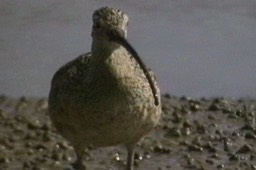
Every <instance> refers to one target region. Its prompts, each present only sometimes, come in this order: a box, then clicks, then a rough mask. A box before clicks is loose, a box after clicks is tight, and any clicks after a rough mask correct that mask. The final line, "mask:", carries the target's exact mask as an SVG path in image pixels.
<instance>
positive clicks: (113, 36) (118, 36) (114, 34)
mask: <svg viewBox="0 0 256 170" xmlns="http://www.w3.org/2000/svg"><path fill="white" fill-rule="evenodd" d="M107 34H108V37H109V40H110V41H114V42H116V43H118V44H120V45H122V46H123V47H124V48H126V50H127V51H129V52H130V53H131V55H132V57H133V58H134V59H135V60H136V61H137V62H138V64H139V66H140V68H141V69H142V70H143V73H144V74H145V76H146V78H147V80H148V83H149V85H150V88H151V90H152V94H153V96H154V100H155V105H156V106H157V105H159V97H158V94H157V88H156V86H155V83H154V81H153V80H152V77H151V75H150V74H149V72H148V70H147V68H146V66H145V64H144V63H143V61H142V60H141V58H140V57H139V55H138V53H137V52H136V51H135V50H134V48H133V47H132V46H131V45H130V43H129V42H128V41H127V40H126V38H125V33H124V31H122V30H114V31H113V30H112V31H109V32H108V33H107Z"/></svg>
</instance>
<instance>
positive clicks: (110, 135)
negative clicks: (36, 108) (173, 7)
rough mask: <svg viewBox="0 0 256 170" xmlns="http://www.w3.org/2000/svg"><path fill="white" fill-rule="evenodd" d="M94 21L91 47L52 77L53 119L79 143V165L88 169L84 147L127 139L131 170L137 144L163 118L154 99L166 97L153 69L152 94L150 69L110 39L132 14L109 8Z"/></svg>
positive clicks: (59, 127)
mask: <svg viewBox="0 0 256 170" xmlns="http://www.w3.org/2000/svg"><path fill="white" fill-rule="evenodd" d="M93 23H94V26H93V43H92V51H91V52H90V53H86V54H84V55H81V56H79V57H78V58H76V59H74V60H72V61H70V62H69V63H67V64H66V65H64V66H63V67H61V68H60V69H59V70H58V71H57V72H56V73H55V75H54V77H53V79H52V84H51V91H50V94H49V113H50V118H51V120H52V123H53V125H54V126H55V127H56V129H57V130H58V131H59V132H60V133H61V134H62V135H63V136H64V137H65V138H67V139H68V140H69V141H70V142H71V143H72V145H73V146H74V148H75V151H76V154H77V156H78V158H77V161H76V165H78V167H79V169H84V168H81V164H82V163H81V162H82V151H83V150H84V149H85V148H86V147H87V146H88V145H93V146H112V145H118V144H124V145H125V146H127V151H128V156H127V158H128V159H127V162H128V163H127V170H132V164H133V163H132V162H133V150H134V146H135V144H136V143H137V142H138V141H139V140H140V139H141V138H142V137H143V136H144V135H145V134H146V133H148V132H149V131H150V130H151V129H152V128H153V127H154V126H155V125H156V124H157V123H158V120H159V118H160V115H161V103H159V104H158V105H156V104H155V101H156V100H155V97H156V96H158V100H157V101H159V102H160V101H161V100H160V98H159V97H160V91H159V88H158V86H157V83H156V81H155V78H154V76H153V73H150V75H151V76H152V77H151V79H153V80H154V85H155V87H156V91H157V94H155V95H153V94H154V93H152V87H151V86H152V83H151V86H150V84H149V81H148V77H146V76H145V74H144V73H145V69H144V70H143V69H142V68H141V65H140V64H139V63H138V62H137V60H136V58H135V57H134V56H132V53H131V52H129V48H126V47H125V46H123V45H122V44H119V43H117V42H114V41H110V39H109V38H108V34H106V33H107V32H108V31H109V30H111V31H113V30H114V31H115V30H116V31H120V30H122V31H123V32H124V33H125V34H122V36H125V37H126V31H127V30H126V27H127V23H128V16H127V15H125V14H124V13H123V12H121V11H120V10H118V9H116V8H108V7H105V8H101V9H99V10H97V11H96V12H95V13H94V14H93ZM97 24H100V27H99V26H98V25H97ZM114 35H115V34H114ZM121 38H123V37H121ZM137 58H138V56H137ZM151 82H152V81H151Z"/></svg>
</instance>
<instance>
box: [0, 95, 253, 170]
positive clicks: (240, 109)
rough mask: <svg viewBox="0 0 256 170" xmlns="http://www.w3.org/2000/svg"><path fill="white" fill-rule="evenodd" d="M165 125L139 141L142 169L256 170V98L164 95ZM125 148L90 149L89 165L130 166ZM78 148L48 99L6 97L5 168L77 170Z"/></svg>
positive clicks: (2, 104)
mask: <svg viewBox="0 0 256 170" xmlns="http://www.w3.org/2000/svg"><path fill="white" fill-rule="evenodd" d="M162 102H163V106H162V110H163V116H162V120H161V122H160V123H159V125H158V126H157V127H156V128H155V129H154V130H153V131H152V132H151V133H150V134H148V135H147V136H145V137H144V138H143V139H142V140H141V141H140V142H139V143H138V146H137V149H136V154H135V169H136V170H146V169H147V170H168V169H170V170H190V169H191V170H215V169H217V170H254V169H256V146H255V143H256V126H255V114H256V100H254V99H240V100H232V99H227V98H209V99H208V98H207V99H205V98H202V99H193V98H189V97H181V98H177V97H172V96H169V95H165V96H163V98H162ZM125 158H126V152H125V149H124V148H123V147H122V146H114V147H108V148H91V147H90V148H88V149H87V150H86V154H85V157H84V162H85V164H86V166H87V169H90V170H91V169H93V170H119V169H124V164H125ZM74 160H75V154H74V150H73V148H72V146H71V145H70V144H69V142H68V141H66V140H65V139H64V138H62V137H61V136H60V135H58V134H57V133H56V131H55V129H54V128H53V127H52V126H51V122H50V121H49V118H48V116H47V101H46V99H35V98H34V99H33V98H25V97H22V98H20V99H13V98H9V97H6V96H3V95H2V96H1V97H0V170H9V169H10V170H12V169H17V170H19V169H20V170H30V169H31V170H48V169H50V170H51V169H56V170H58V169H59V170H63V169H65V170H71V169H72V168H71V167H70V164H71V163H72V162H73V161H74Z"/></svg>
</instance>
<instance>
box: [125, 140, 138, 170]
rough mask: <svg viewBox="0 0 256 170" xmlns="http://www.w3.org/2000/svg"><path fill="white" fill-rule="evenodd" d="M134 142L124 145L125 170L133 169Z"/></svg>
mask: <svg viewBox="0 0 256 170" xmlns="http://www.w3.org/2000/svg"><path fill="white" fill-rule="evenodd" d="M135 145H136V143H135V144H128V145H126V149H127V163H126V170H133V162H134V148H135Z"/></svg>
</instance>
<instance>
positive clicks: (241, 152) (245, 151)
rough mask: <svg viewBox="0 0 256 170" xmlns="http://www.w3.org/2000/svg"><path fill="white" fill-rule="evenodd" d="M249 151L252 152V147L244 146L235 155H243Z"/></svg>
mask: <svg viewBox="0 0 256 170" xmlns="http://www.w3.org/2000/svg"><path fill="white" fill-rule="evenodd" d="M251 151H252V147H251V146H250V145H247V144H245V145H243V146H242V147H241V148H240V149H239V150H238V151H237V152H236V153H240V154H243V153H248V152H251Z"/></svg>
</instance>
